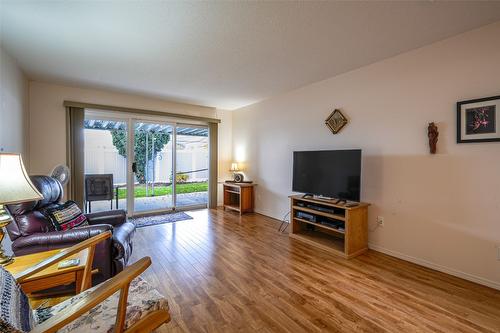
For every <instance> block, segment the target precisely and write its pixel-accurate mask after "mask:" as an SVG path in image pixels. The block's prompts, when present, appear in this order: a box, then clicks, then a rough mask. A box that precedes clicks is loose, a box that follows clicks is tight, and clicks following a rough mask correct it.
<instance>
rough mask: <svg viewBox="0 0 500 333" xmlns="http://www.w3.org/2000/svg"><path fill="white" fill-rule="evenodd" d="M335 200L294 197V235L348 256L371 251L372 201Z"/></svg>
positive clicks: (292, 206)
mask: <svg viewBox="0 0 500 333" xmlns="http://www.w3.org/2000/svg"><path fill="white" fill-rule="evenodd" d="M333 202H335V200H328V199H314V198H311V197H307V198H303V196H302V195H292V196H290V204H291V213H290V221H291V227H292V228H291V233H290V237H293V238H295V239H298V240H300V241H303V242H306V243H308V244H310V245H313V246H316V247H318V248H321V249H323V250H326V251H329V252H331V253H333V254H336V255H339V256H341V257H344V258H346V259H349V258H353V257H355V256H358V255H360V254H362V253H364V252H365V251H366V250H368V221H367V220H368V206H369V204H367V203H363V202H361V203H359V205H358V206H355V207H346V206H345V204H334V203H333ZM311 206H316V207H311ZM318 208H320V209H318ZM321 208H323V209H326V210H330V211H328V212H327V211H323V210H321ZM300 213H305V214H309V215H312V216H313V219H316V221H313V220H310V219H307V218H305V217H300V216H298V214H300Z"/></svg>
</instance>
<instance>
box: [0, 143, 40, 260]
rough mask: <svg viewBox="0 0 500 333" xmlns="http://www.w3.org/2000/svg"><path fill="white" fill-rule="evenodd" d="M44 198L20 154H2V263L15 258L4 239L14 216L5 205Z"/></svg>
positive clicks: (0, 203)
mask: <svg viewBox="0 0 500 333" xmlns="http://www.w3.org/2000/svg"><path fill="white" fill-rule="evenodd" d="M40 199H43V196H42V195H41V194H40V192H38V190H37V189H36V187H35V186H34V185H33V184H32V183H31V180H30V178H29V176H28V174H27V173H26V169H25V168H24V164H23V159H22V157H21V155H20V154H6V153H1V154H0V265H4V266H5V265H8V264H10V263H11V262H12V261H13V258H12V257H10V256H6V255H5V253H4V251H3V247H2V241H3V238H4V237H5V233H4V230H3V229H4V227H5V226H7V225H8V224H9V223H10V222H11V221H12V217H11V216H10V214H9V212H8V211H7V210H6V209H5V207H4V205H10V204H18V203H21V202H26V201H34V200H40Z"/></svg>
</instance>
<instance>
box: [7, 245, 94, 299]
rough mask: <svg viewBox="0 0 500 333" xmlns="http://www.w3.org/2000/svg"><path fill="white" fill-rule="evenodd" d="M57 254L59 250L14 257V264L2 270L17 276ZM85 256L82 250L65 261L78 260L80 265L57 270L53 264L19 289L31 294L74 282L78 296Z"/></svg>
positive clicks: (22, 283)
mask: <svg viewBox="0 0 500 333" xmlns="http://www.w3.org/2000/svg"><path fill="white" fill-rule="evenodd" d="M59 252H61V250H52V251H46V252H40V253H33V254H28V255H24V256H19V257H15V258H14V262H13V263H11V264H9V265H7V266H4V268H5V269H6V270H8V271H9V272H10V273H12V274H17V273H19V272H22V271H24V270H25V269H28V268H30V267H33V266H34V265H36V264H38V263H39V262H40V261H42V260H45V259H47V258H50V257H52V256H53V255H56V254H57V253H59ZM87 255H88V250H83V251H82V252H80V253H77V254H75V255H72V256H71V257H69V258H67V259H66V260H70V259H80V263H79V264H78V265H77V266H72V267H67V268H61V269H59V268H58V267H57V265H58V264H54V265H52V266H50V267H48V268H46V269H44V270H43V271H41V272H38V273H37V274H35V275H33V276H32V277H30V278H28V279H27V280H25V281H23V282H21V288H23V291H24V292H25V293H26V294H31V293H34V292H36V291H40V290H45V289H48V288H52V287H57V286H61V285H67V284H70V283H73V282H76V293H77V294H78V293H79V292H80V288H81V285H82V279H83V270H84V268H85V263H86V262H87Z"/></svg>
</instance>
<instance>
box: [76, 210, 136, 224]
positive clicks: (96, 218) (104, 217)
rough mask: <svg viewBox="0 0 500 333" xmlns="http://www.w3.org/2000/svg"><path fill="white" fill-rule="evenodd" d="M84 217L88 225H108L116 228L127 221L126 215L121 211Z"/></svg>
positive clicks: (110, 211)
mask: <svg viewBox="0 0 500 333" xmlns="http://www.w3.org/2000/svg"><path fill="white" fill-rule="evenodd" d="M85 216H86V217H87V220H88V221H89V224H90V225H96V224H110V225H112V226H118V225H120V224H122V223H124V222H125V221H127V214H126V213H125V211H124V210H121V209H118V210H109V211H106V212H99V213H91V214H85Z"/></svg>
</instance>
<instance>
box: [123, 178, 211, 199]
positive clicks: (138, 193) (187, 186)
mask: <svg viewBox="0 0 500 333" xmlns="http://www.w3.org/2000/svg"><path fill="white" fill-rule="evenodd" d="M176 191H177V194H181V193H194V192H207V191H208V182H201V183H181V184H177V186H176ZM169 194H172V185H169V186H164V185H162V186H155V197H159V196H162V195H169ZM149 196H151V188H149ZM126 197H127V189H126V188H120V189H118V198H119V199H125V198H126ZM134 197H135V198H144V197H146V186H145V185H139V186H135V188H134Z"/></svg>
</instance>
